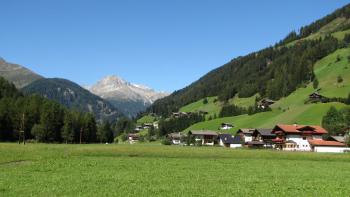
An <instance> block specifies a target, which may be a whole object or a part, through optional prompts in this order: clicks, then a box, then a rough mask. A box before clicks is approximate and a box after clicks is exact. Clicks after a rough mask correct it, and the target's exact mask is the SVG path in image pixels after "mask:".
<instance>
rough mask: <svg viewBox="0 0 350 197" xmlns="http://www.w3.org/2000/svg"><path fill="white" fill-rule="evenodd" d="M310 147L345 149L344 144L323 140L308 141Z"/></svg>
mask: <svg viewBox="0 0 350 197" xmlns="http://www.w3.org/2000/svg"><path fill="white" fill-rule="evenodd" d="M308 141H309V144H310V145H312V146H338V147H345V144H343V143H340V142H336V141H325V140H308Z"/></svg>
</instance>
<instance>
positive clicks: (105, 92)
mask: <svg viewBox="0 0 350 197" xmlns="http://www.w3.org/2000/svg"><path fill="white" fill-rule="evenodd" d="M88 89H89V90H90V91H91V92H92V93H94V94H96V95H98V96H100V97H101V98H103V99H106V100H107V101H109V102H110V103H111V104H113V105H114V106H115V107H117V108H118V109H120V110H121V111H122V112H123V113H124V114H125V115H128V116H136V115H137V113H140V112H142V111H144V110H146V108H147V107H149V106H150V105H152V104H153V103H154V102H155V101H156V100H158V99H160V98H163V97H165V96H167V95H168V93H165V92H157V91H155V90H153V89H151V88H149V87H147V86H144V85H139V84H133V83H130V82H128V81H126V80H124V79H122V78H120V77H118V76H115V75H111V76H107V77H105V78H103V79H101V80H100V81H98V82H97V83H96V84H94V85H92V86H91V87H88Z"/></svg>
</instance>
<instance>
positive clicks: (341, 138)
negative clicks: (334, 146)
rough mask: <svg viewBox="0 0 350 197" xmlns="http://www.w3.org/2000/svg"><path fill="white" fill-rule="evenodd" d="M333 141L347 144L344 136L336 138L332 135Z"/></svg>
mask: <svg viewBox="0 0 350 197" xmlns="http://www.w3.org/2000/svg"><path fill="white" fill-rule="evenodd" d="M330 137H331V138H332V139H334V140H335V141H337V142H340V143H344V142H345V137H344V136H335V135H331V136H330Z"/></svg>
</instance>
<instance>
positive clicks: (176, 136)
mask: <svg viewBox="0 0 350 197" xmlns="http://www.w3.org/2000/svg"><path fill="white" fill-rule="evenodd" d="M182 137H184V135H183V134H182V133H180V132H176V133H169V134H168V135H167V138H168V139H169V140H170V141H171V143H172V144H174V145H179V144H181V143H182V141H181V139H182Z"/></svg>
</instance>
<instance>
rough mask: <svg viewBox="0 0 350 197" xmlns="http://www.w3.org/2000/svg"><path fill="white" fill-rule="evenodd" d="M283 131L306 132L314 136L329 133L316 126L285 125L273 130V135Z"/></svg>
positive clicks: (279, 125) (277, 126)
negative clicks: (277, 131)
mask: <svg viewBox="0 0 350 197" xmlns="http://www.w3.org/2000/svg"><path fill="white" fill-rule="evenodd" d="M279 129H280V130H282V131H283V132H285V133H296V134H298V133H300V134H301V133H305V132H311V133H312V134H326V133H328V132H327V131H326V129H324V128H322V127H320V126H315V125H296V124H294V125H284V124H278V125H276V126H275V128H274V129H273V132H272V133H275V131H276V130H279Z"/></svg>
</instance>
